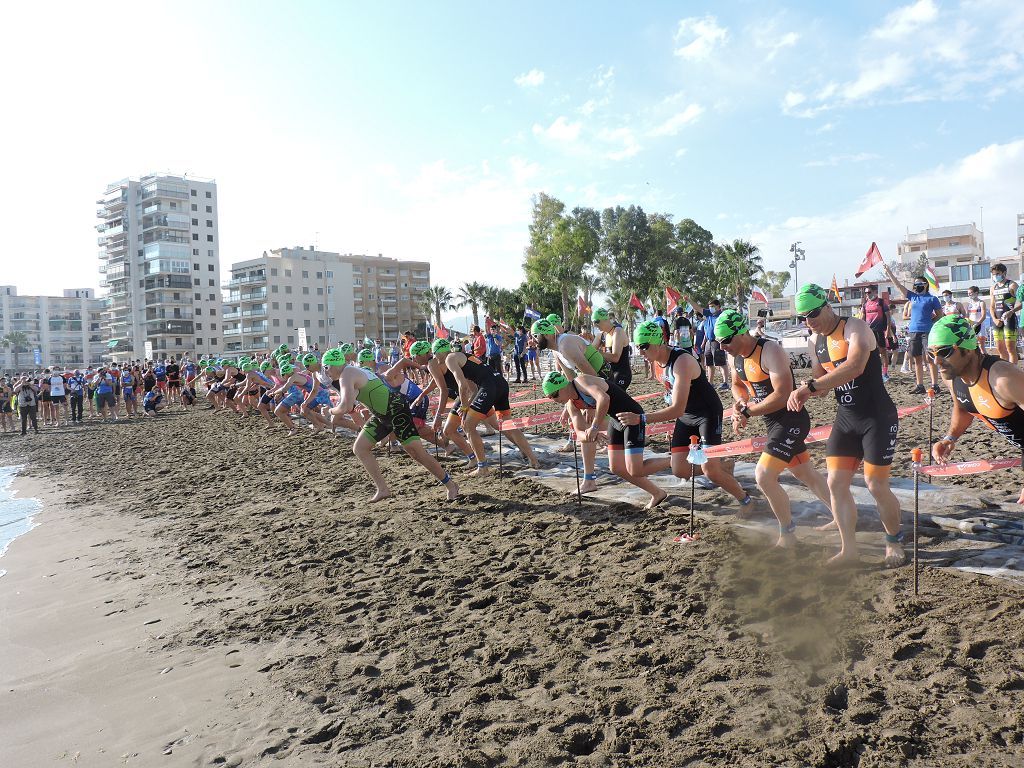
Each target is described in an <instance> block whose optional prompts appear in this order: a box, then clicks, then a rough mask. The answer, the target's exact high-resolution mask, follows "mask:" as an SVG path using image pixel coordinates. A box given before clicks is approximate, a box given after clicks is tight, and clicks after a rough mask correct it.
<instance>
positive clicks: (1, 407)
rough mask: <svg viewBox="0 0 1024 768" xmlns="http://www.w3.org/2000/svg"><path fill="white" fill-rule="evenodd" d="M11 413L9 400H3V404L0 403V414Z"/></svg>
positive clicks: (12, 408) (11, 408)
mask: <svg viewBox="0 0 1024 768" xmlns="http://www.w3.org/2000/svg"><path fill="white" fill-rule="evenodd" d="M13 411H14V407H13V406H12V405H11V401H10V400H4V401H3V402H0V413H12V412H13Z"/></svg>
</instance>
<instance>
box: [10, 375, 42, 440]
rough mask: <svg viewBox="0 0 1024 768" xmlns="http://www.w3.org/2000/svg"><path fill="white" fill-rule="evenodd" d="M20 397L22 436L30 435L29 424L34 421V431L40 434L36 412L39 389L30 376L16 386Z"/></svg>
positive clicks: (19, 409)
mask: <svg viewBox="0 0 1024 768" xmlns="http://www.w3.org/2000/svg"><path fill="white" fill-rule="evenodd" d="M14 391H15V392H16V393H17V395H18V411H19V412H20V413H21V434H22V435H26V434H28V422H29V420H31V421H32V429H33V430H35V433H36V434H37V435H38V434H39V422H38V420H37V418H36V410H37V409H38V407H39V387H37V386H36V384H35V382H34V381H32V379H30V378H29V377H28V376H23V377H22V378H21V379H19V380H18V382H17V383H16V384H15V385H14Z"/></svg>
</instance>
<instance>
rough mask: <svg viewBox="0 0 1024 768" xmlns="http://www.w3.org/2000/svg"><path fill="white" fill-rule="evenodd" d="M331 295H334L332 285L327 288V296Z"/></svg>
mask: <svg viewBox="0 0 1024 768" xmlns="http://www.w3.org/2000/svg"><path fill="white" fill-rule="evenodd" d="M332 293H334V286H333V285H328V286H327V295H328V296H329V295H331V294H332Z"/></svg>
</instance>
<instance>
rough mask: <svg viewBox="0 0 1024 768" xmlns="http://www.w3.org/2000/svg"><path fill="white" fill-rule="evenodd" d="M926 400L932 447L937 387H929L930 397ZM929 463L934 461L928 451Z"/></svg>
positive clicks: (929, 440) (929, 436)
mask: <svg viewBox="0 0 1024 768" xmlns="http://www.w3.org/2000/svg"><path fill="white" fill-rule="evenodd" d="M925 402H926V403H928V446H929V448H931V444H932V429H933V426H932V425H933V424H934V420H935V419H934V417H935V389H934V387H928V397H926V398H925ZM928 463H929V464H931V463H932V454H931V451H930V450H929V452H928Z"/></svg>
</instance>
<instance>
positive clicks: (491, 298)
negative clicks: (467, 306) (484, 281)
mask: <svg viewBox="0 0 1024 768" xmlns="http://www.w3.org/2000/svg"><path fill="white" fill-rule="evenodd" d="M522 304H523V300H522V297H521V296H520V295H519V291H516V290H511V289H509V288H495V287H492V286H488V289H487V294H486V296H485V297H484V302H483V306H484V311H485V312H486V313H487V314H488V315H490V317H491V319H492V320H502V321H504V322H505V323H507V324H509V325H515V324H516V323H517V322H518V321H519V320H520V319H522V316H523V308H522Z"/></svg>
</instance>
